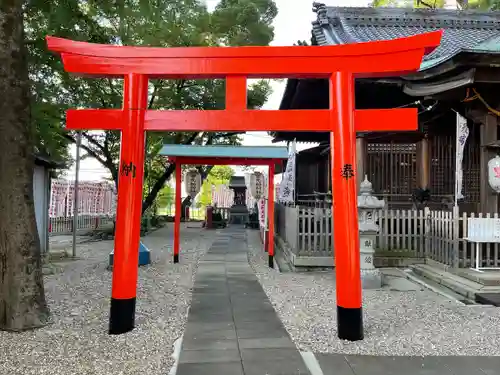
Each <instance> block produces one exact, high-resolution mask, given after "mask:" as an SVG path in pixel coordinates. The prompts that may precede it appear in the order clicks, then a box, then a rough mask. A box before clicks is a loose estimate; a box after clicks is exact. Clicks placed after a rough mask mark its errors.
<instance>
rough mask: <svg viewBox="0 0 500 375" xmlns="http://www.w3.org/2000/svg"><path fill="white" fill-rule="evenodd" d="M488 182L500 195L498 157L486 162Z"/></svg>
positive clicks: (499, 164)
mask: <svg viewBox="0 0 500 375" xmlns="http://www.w3.org/2000/svg"><path fill="white" fill-rule="evenodd" d="M488 182H489V184H490V186H491V188H492V189H493V190H495V192H497V193H500V156H498V155H497V156H495V157H494V158H493V159H491V160H490V161H489V162H488Z"/></svg>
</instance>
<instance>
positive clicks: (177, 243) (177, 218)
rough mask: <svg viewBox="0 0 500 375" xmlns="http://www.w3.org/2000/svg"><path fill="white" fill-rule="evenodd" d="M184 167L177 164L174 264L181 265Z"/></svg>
mask: <svg viewBox="0 0 500 375" xmlns="http://www.w3.org/2000/svg"><path fill="white" fill-rule="evenodd" d="M181 184H182V165H181V163H179V162H178V161H176V162H175V223H174V263H179V250H180V247H181V245H180V244H181V242H180V241H181V239H180V236H181V211H182V208H181V205H182V202H181V201H182V192H181Z"/></svg>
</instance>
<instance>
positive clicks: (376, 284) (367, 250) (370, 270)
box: [358, 175, 385, 289]
mask: <svg viewBox="0 0 500 375" xmlns="http://www.w3.org/2000/svg"><path fill="white" fill-rule="evenodd" d="M359 192H360V195H359V196H358V225H359V244H360V251H359V252H360V256H361V259H360V260H361V263H360V264H361V282H362V285H363V288H364V289H377V288H380V287H381V286H382V276H381V274H380V271H379V270H378V269H376V268H375V266H374V265H373V258H374V255H375V249H374V245H375V239H376V236H377V233H378V231H379V226H378V225H377V224H376V222H377V220H378V218H379V217H380V211H381V210H382V209H383V208H384V207H385V201H384V200H380V199H378V198H377V197H375V196H373V195H372V192H373V189H372V184H371V182H370V181H368V178H367V176H366V175H365V179H364V181H363V182H362V183H361V184H360V186H359Z"/></svg>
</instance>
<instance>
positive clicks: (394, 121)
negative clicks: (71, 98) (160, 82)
mask: <svg viewBox="0 0 500 375" xmlns="http://www.w3.org/2000/svg"><path fill="white" fill-rule="evenodd" d="M441 36H442V31H435V32H431V33H425V34H420V35H415V36H411V37H407V38H400V39H394V40H386V41H378V42H370V43H357V44H349V45H339V46H328V47H325V46H292V47H181V48H151V47H129V46H111V45H102V44H92V43H85V42H76V41H71V40H67V39H61V38H56V37H51V36H48V37H47V44H48V47H49V49H50V50H52V51H54V52H57V53H60V54H61V57H62V60H63V63H64V67H65V69H66V71H68V72H71V73H75V74H81V75H87V76H93V77H124V78H125V83H126V84H125V93H124V97H125V96H127V95H129V94H130V90H131V89H130V86H129V85H128V84H127V81H128V80H129V79H130V77H131V76H132V75H134V76H143V77H146V79H147V78H171V79H174V78H188V79H194V78H199V79H202V78H225V79H226V108H225V110H169V111H162V110H147V109H146V108H126V107H124V109H98V110H96V109H77V110H68V112H67V119H66V127H67V128H68V129H88V130H121V129H122V127H123V123H124V116H127V113H128V112H129V111H130V110H133V109H140V110H142V111H143V112H144V123H143V126H144V130H153V131H154V130H156V131H217V132H224V131H229V132H233V131H234V132H246V131H311V130H312V131H318V132H329V131H332V129H333V128H334V125H335V124H334V122H335V121H337V120H335V119H334V118H333V117H332V116H331V110H329V109H326V110H287V111H269V110H249V109H247V96H246V95H247V83H246V80H247V78H255V77H259V78H264V77H270V78H292V77H295V78H300V77H323V78H327V77H332V74H336V73H338V72H344V73H346V74H349V75H350V76H351V77H353V78H354V77H367V76H370V77H373V76H395V75H401V74H404V73H407V72H412V71H415V70H417V69H418V68H419V66H420V64H421V62H422V58H423V56H424V55H425V54H426V53H429V52H431V51H432V50H434V49H435V48H436V47H437V46H438V45H439V43H440V40H441ZM127 93H128V94H127ZM134 95H135V94H134ZM354 120H355V127H356V131H358V132H362V131H394V130H400V131H405V130H406V131H410V130H415V129H416V128H417V109H416V108H399V109H376V110H371V109H367V110H355V111H354Z"/></svg>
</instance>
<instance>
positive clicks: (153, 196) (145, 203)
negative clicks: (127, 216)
mask: <svg viewBox="0 0 500 375" xmlns="http://www.w3.org/2000/svg"><path fill="white" fill-rule="evenodd" d="M197 136H198V133H193V134H192V135H191V136H190V137H189V138H188V140H187V141H186V142H184V144H186V145H189V144H191V143H193V141H194V140H195V139H196V137H197ZM174 171H175V164H174V163H172V164H170V165H169V166H168V167H167V168H166V169H165V172H163V174H162V175H161V176H160V178H159V179H158V180H156V182H155V184H154V185H153V187H152V188H151V191H150V192H149V194H148V195H147V197H146V199H145V200H144V201H143V202H142V213H143V214H144V212H145V211H146V210H147V209H148V208H149V207H151V205H152V204H153V202H154V201H155V199H156V196H157V195H158V193H159V192H160V190H161V189H162V188H163V186H164V185H165V182H167V180H168V179H169V178H170V176H171V175H172V173H174Z"/></svg>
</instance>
